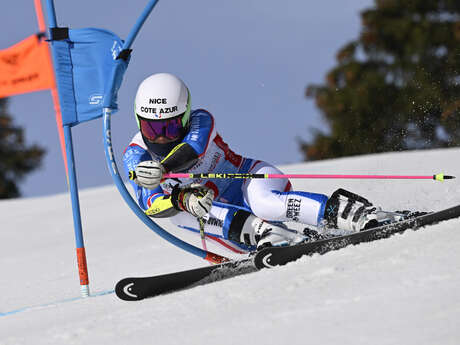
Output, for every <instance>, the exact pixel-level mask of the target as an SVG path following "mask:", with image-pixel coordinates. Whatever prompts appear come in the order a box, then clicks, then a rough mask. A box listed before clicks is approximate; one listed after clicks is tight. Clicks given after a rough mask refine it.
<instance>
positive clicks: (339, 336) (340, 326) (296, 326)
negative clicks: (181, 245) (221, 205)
mask: <svg viewBox="0 0 460 345" xmlns="http://www.w3.org/2000/svg"><path fill="white" fill-rule="evenodd" d="M459 157H460V150H459V149H445V150H431V151H415V152H402V153H389V154H378V155H369V156H360V157H351V158H345V159H336V160H328V161H322V162H315V163H304V164H298V165H291V166H285V167H282V168H283V170H284V172H286V173H313V174H314V173H325V174H327V173H329V174H335V173H339V174H408V175H414V174H421V175H431V174H434V173H439V172H443V173H446V174H452V175H457V176H459V177H460V164H459ZM292 182H293V185H294V188H295V189H297V190H305V191H311V192H319V193H325V194H330V193H332V192H333V191H334V190H335V189H336V188H338V187H343V188H346V189H349V190H351V191H354V192H356V193H359V194H361V195H363V196H366V197H367V198H368V199H370V200H371V201H373V202H374V203H375V204H379V205H381V206H382V207H383V208H384V209H391V210H400V209H416V210H422V211H428V210H440V209H442V208H446V207H450V206H454V205H457V204H460V178H457V179H456V180H450V181H446V182H443V183H441V182H435V181H430V180H422V181H420V180H419V181H387V180H386V181H378V180H366V181H364V180H362V181H356V180H355V181H353V180H293V181H292ZM80 202H81V211H82V215H83V229H84V235H85V244H86V252H87V258H88V267H89V274H90V287H91V292H92V293H94V294H98V293H100V294H101V295H99V296H94V297H91V298H86V299H81V298H77V297H78V296H79V281H78V274H77V269H76V255H75V244H74V243H75V242H74V235H73V222H72V213H71V208H70V199H69V196H68V195H67V194H64V195H55V196H50V197H42V198H30V199H18V200H6V201H2V202H0V216H1V226H0V228H1V231H0V246H1V248H0V249H1V252H0V253H1V254H0V267H1V284H0V296H1V297H0V299H1V303H0V313H1V314H0V315H1V316H0V344H1V345H6V344H14V345H21V344H35V345H37V344H85V345H87V344H102V343H104V344H110V345H117V344H251V345H255V344H264V345H265V344H277V345H278V344H322V345H329V344H365V345H369V344H374V345H375V344H382V345H383V344H406V345H407V344H417V345H423V344H427V345H428V344H430V345H431V344H459V343H460V327H459V317H460V289H459V286H460V250H459V245H460V220H458V219H455V220H450V221H447V222H444V223H441V224H438V225H435V226H431V227H428V228H424V229H422V230H420V231H406V232H405V233H404V234H402V235H395V236H393V237H391V238H389V239H385V240H380V241H375V242H371V243H366V244H360V245H359V246H352V247H347V248H345V249H342V250H340V251H336V252H331V253H328V254H325V255H323V256H319V255H315V256H313V257H307V258H304V259H301V260H299V261H297V262H295V263H292V264H289V265H287V266H284V267H279V268H276V269H272V270H263V271H260V272H256V273H251V274H248V275H243V276H238V277H235V278H231V279H227V280H224V281H220V282H216V283H213V284H209V285H203V286H199V287H195V288H193V289H189V290H185V291H180V292H176V293H172V294H169V295H164V296H159V297H156V298H152V299H148V300H144V301H140V302H124V301H121V300H119V299H118V298H117V297H116V296H115V294H114V293H111V291H112V290H113V288H114V286H115V284H116V282H117V281H118V280H119V279H121V278H123V277H125V276H133V275H134V276H145V275H154V274H162V273H169V272H174V271H178V270H184V269H188V268H194V267H199V266H203V265H207V263H206V262H204V260H202V259H200V258H196V257H194V256H192V255H190V254H187V253H185V252H183V251H181V250H180V249H177V248H176V247H174V246H172V245H171V244H169V243H167V242H165V241H164V240H163V239H161V238H160V237H158V236H157V235H156V234H154V233H153V232H152V231H151V230H149V229H147V228H146V227H145V226H144V224H143V223H142V222H141V221H140V220H138V219H137V218H136V216H135V215H134V214H133V213H132V212H131V210H130V209H129V208H128V207H127V206H126V205H125V203H124V201H123V200H122V198H121V197H120V196H119V194H118V192H117V190H116V189H115V187H113V186H107V187H103V188H95V189H90V190H83V191H81V193H80ZM162 225H164V226H165V227H166V228H168V229H170V230H172V231H174V233H175V234H181V233H180V232H178V231H177V230H175V229H173V228H172V227H171V226H170V225H169V224H168V222H167V221H166V222H162ZM181 236H183V238H184V239H188V240H192V238H191V237H190V236H189V234H181ZM193 240H194V241H195V238H193ZM194 243H195V244H197V245H199V243H200V241H199V240H196V241H195V242H194ZM209 245H210V246H211V249H213V250H215V251H217V248H215V247H212V245H211V244H209ZM220 253H221V254H224V255H225V254H227V252H225V251H220Z"/></svg>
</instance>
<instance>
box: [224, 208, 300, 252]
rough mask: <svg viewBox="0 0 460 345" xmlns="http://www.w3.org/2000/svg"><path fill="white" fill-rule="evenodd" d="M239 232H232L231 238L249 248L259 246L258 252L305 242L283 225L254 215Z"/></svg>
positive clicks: (244, 223)
mask: <svg viewBox="0 0 460 345" xmlns="http://www.w3.org/2000/svg"><path fill="white" fill-rule="evenodd" d="M242 223H243V224H242V226H240V227H239V229H238V231H237V232H236V231H232V230H231V231H230V232H231V233H229V237H230V238H231V239H232V240H234V241H238V242H240V243H244V244H246V245H247V246H257V250H260V249H261V248H265V247H268V246H271V247H279V246H290V245H294V244H298V243H300V242H303V241H304V240H305V236H302V235H301V234H299V233H298V232H296V231H294V230H290V229H288V228H287V227H286V226H285V225H284V224H282V223H270V222H267V221H265V220H263V219H261V218H259V217H256V216H255V215H253V214H248V216H247V218H246V219H245V220H244V222H242Z"/></svg>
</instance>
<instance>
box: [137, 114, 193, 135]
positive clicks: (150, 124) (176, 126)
mask: <svg viewBox="0 0 460 345" xmlns="http://www.w3.org/2000/svg"><path fill="white" fill-rule="evenodd" d="M138 119H139V124H140V128H141V133H142V134H143V135H144V137H146V138H147V139H148V140H150V141H154V140H155V139H156V138H158V137H160V136H163V137H165V138H167V139H177V138H179V137H180V136H181V134H182V133H183V131H184V126H182V115H181V116H176V117H173V118H172V119H166V120H146V119H143V118H141V117H139V116H138Z"/></svg>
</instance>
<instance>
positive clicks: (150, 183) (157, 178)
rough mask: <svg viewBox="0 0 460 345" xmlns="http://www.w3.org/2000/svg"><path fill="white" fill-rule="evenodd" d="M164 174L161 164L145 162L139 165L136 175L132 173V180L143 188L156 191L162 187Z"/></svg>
mask: <svg viewBox="0 0 460 345" xmlns="http://www.w3.org/2000/svg"><path fill="white" fill-rule="evenodd" d="M164 173H165V169H164V168H163V166H162V165H161V163H160V162H157V161H144V162H140V163H139V164H138V165H137V167H136V170H135V173H134V174H132V173H130V179H131V180H133V181H134V182H135V183H136V184H138V185H139V186H141V187H144V188H147V189H155V188H157V187H158V186H159V185H160V182H161V180H162V179H163V174H164Z"/></svg>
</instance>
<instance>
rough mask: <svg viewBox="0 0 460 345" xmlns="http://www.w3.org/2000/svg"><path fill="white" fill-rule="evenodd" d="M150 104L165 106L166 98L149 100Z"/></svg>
mask: <svg viewBox="0 0 460 345" xmlns="http://www.w3.org/2000/svg"><path fill="white" fill-rule="evenodd" d="M149 103H150V104H167V103H168V101H167V100H166V98H150V99H149Z"/></svg>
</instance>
